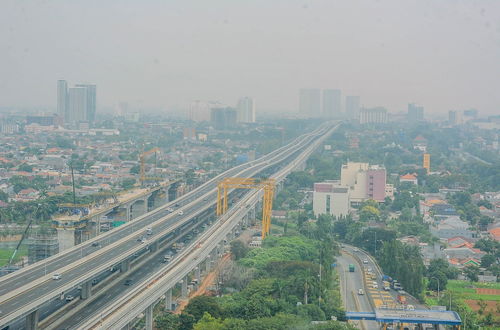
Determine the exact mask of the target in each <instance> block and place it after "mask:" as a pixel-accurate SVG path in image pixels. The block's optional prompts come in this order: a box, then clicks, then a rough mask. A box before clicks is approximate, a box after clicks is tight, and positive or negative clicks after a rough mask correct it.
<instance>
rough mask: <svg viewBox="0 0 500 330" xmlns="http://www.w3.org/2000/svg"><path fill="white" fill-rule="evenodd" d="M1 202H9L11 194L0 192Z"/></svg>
mask: <svg viewBox="0 0 500 330" xmlns="http://www.w3.org/2000/svg"><path fill="white" fill-rule="evenodd" d="M0 201H2V202H5V203H7V202H8V201H9V194H7V193H6V192H5V191H3V190H0Z"/></svg>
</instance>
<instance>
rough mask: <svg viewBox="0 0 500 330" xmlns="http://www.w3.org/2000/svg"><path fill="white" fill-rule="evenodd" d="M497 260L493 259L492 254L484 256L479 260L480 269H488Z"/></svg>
mask: <svg viewBox="0 0 500 330" xmlns="http://www.w3.org/2000/svg"><path fill="white" fill-rule="evenodd" d="M496 260H497V258H495V256H494V255H492V254H485V255H484V256H483V257H482V258H481V267H484V268H488V267H490V266H491V265H492V264H493V263H494V262H495V261H496Z"/></svg>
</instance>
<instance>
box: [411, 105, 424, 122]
mask: <svg viewBox="0 0 500 330" xmlns="http://www.w3.org/2000/svg"><path fill="white" fill-rule="evenodd" d="M407 118H408V121H409V122H410V123H414V122H418V121H422V120H424V107H422V106H419V105H416V104H414V103H409V104H408V116H407Z"/></svg>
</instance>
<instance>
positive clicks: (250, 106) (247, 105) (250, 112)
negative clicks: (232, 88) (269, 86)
mask: <svg viewBox="0 0 500 330" xmlns="http://www.w3.org/2000/svg"><path fill="white" fill-rule="evenodd" d="M236 110H237V112H238V117H237V120H238V122H239V123H255V100H254V99H253V98H251V97H242V98H240V99H239V100H238V106H237V108H236Z"/></svg>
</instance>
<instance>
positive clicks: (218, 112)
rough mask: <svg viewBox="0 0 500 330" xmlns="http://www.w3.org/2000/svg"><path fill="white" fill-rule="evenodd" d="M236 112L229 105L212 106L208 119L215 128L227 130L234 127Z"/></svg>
mask: <svg viewBox="0 0 500 330" xmlns="http://www.w3.org/2000/svg"><path fill="white" fill-rule="evenodd" d="M236 118H237V113H236V109H234V108H231V107H225V108H213V109H211V111H210V120H211V122H212V124H213V126H214V128H215V129H217V130H227V129H231V128H235V126H236Z"/></svg>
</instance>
